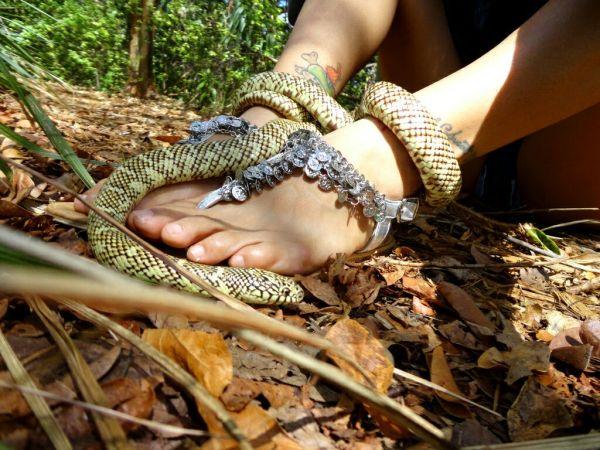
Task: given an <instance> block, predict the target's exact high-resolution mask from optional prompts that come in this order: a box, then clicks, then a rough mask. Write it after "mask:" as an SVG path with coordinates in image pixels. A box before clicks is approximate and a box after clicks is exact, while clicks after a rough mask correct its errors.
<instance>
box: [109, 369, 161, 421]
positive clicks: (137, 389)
mask: <svg viewBox="0 0 600 450" xmlns="http://www.w3.org/2000/svg"><path fill="white" fill-rule="evenodd" d="M102 390H103V391H104V393H105V394H106V397H107V399H108V405H107V406H108V407H109V408H115V407H116V409H118V410H119V411H121V412H124V413H126V414H130V415H132V416H135V417H139V418H142V419H147V418H148V417H150V414H152V409H153V407H154V402H155V400H156V395H155V394H154V389H153V387H152V384H151V383H149V382H148V381H147V380H144V379H142V380H133V379H131V378H117V379H114V380H111V381H109V382H106V383H102ZM123 427H124V428H125V429H126V430H134V429H137V428H139V427H140V425H138V424H135V423H132V422H124V423H123Z"/></svg>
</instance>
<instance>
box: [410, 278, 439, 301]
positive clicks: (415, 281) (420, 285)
mask: <svg viewBox="0 0 600 450" xmlns="http://www.w3.org/2000/svg"><path fill="white" fill-rule="evenodd" d="M402 288H403V289H404V290H405V291H407V292H409V293H411V294H414V295H416V296H417V297H419V298H422V299H425V300H431V301H437V292H436V289H435V286H432V285H431V284H429V283H428V282H427V281H425V280H424V279H423V278H413V277H407V276H404V277H402Z"/></svg>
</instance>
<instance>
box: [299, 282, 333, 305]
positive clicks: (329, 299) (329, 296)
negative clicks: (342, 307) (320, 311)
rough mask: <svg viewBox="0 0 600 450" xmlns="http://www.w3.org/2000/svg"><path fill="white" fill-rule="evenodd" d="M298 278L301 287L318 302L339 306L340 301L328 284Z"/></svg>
mask: <svg viewBox="0 0 600 450" xmlns="http://www.w3.org/2000/svg"><path fill="white" fill-rule="evenodd" d="M298 278H299V279H300V283H302V286H304V287H305V288H306V289H308V291H309V292H310V293H311V294H312V295H314V296H315V297H316V298H318V299H319V300H322V301H323V302H325V303H326V304H328V305H330V306H337V305H339V304H341V300H340V298H339V297H338V295H337V293H336V292H335V289H334V288H333V286H331V285H330V284H329V283H325V282H323V281H321V280H319V279H318V278H315V277H303V276H299V277H298Z"/></svg>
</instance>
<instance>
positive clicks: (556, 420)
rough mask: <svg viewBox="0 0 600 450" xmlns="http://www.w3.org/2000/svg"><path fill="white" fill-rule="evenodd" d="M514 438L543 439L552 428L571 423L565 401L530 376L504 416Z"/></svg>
mask: <svg viewBox="0 0 600 450" xmlns="http://www.w3.org/2000/svg"><path fill="white" fill-rule="evenodd" d="M506 418H507V421H508V432H509V434H510V437H511V439H512V440H513V441H529V440H533V439H544V438H545V437H547V436H548V435H549V434H550V433H552V432H553V431H554V430H557V429H560V428H568V427H572V426H573V418H572V417H571V413H570V412H569V409H568V408H567V407H566V405H565V403H564V400H563V399H562V398H560V397H559V396H557V395H556V393H555V392H554V391H553V390H552V389H549V388H547V387H545V386H542V385H541V384H540V383H538V382H537V381H536V380H535V378H534V377H530V378H529V379H528V380H527V381H526V382H525V384H523V387H522V388H521V392H519V395H518V397H517V399H516V400H515V402H514V403H513V405H512V406H511V407H510V410H509V411H508V413H507V415H506Z"/></svg>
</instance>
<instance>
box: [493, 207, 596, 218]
mask: <svg viewBox="0 0 600 450" xmlns="http://www.w3.org/2000/svg"><path fill="white" fill-rule="evenodd" d="M563 211H565V212H566V211H600V208H535V209H519V210H515V211H490V212H487V213H486V214H487V215H490V216H504V215H519V214H535V213H540V212H563Z"/></svg>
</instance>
